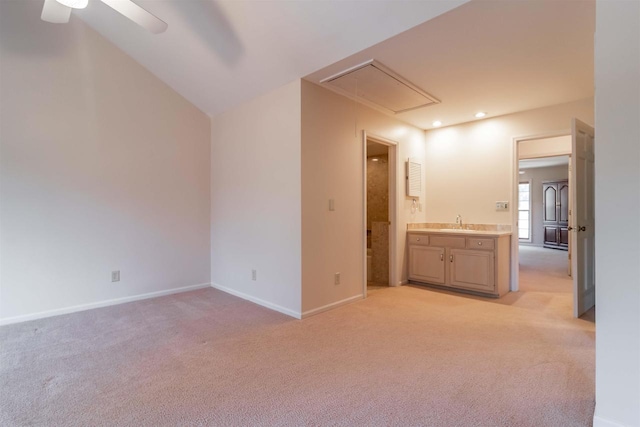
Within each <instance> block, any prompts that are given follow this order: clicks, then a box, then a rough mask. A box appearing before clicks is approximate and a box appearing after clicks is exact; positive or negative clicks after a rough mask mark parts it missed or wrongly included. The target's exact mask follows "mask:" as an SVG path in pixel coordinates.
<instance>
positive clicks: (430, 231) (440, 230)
mask: <svg viewBox="0 0 640 427" xmlns="http://www.w3.org/2000/svg"><path fill="white" fill-rule="evenodd" d="M407 233H418V234H452V235H455V234H458V235H464V236H469V235H472V236H491V237H495V236H510V235H511V234H512V232H511V231H497V230H460V229H457V228H456V229H453V228H414V229H411V230H407Z"/></svg>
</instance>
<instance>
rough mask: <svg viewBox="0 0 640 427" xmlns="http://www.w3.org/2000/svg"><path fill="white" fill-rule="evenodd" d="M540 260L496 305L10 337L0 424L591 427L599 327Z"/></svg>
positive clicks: (466, 302)
mask: <svg viewBox="0 0 640 427" xmlns="http://www.w3.org/2000/svg"><path fill="white" fill-rule="evenodd" d="M538 262H540V263H542V264H545V263H547V264H548V260H547V261H540V260H537V261H536V254H535V252H532V253H530V254H526V255H525V256H523V265H524V266H527V267H526V268H523V272H522V276H523V277H522V281H523V289H526V290H525V291H523V292H520V293H518V294H512V295H509V296H507V297H505V298H503V299H501V300H485V299H481V298H476V297H468V296H460V295H453V294H448V293H445V292H440V291H433V290H430V289H426V288H421V287H413V286H404V287H401V288H389V289H385V290H381V291H378V292H375V293H374V294H372V295H371V296H370V297H369V298H368V299H367V300H364V301H360V302H356V303H354V304H350V305H348V306H345V307H342V308H339V309H336V310H333V311H330V312H326V313H323V314H320V315H317V316H314V317H311V318H308V319H305V320H303V321H297V320H292V319H290V318H288V317H286V316H284V315H281V314H278V313H275V312H272V311H270V310H267V309H265V308H262V307H259V306H256V305H254V304H252V303H249V302H246V301H243V300H240V299H238V298H235V297H232V296H230V295H227V294H224V293H222V292H220V291H217V290H213V289H206V290H200V291H195V292H190V293H185V294H181V295H175V296H170V297H164V298H158V299H154V300H147V301H141V302H136V303H130V304H124V305H120V306H114V307H108V308H103V309H97V310H92V311H87V312H82V313H76V314H71V315H65V316H59V317H55V318H49V319H43V320H37V321H32V322H28V323H22V324H18V325H11V326H5V327H2V328H0V340H1V341H0V342H1V344H2V348H1V349H0V363H1V365H0V399H1V400H0V411H1V412H0V425H2V426H14V425H51V426H66V425H77V426H88V425H148V426H156V425H234V426H247V425H260V426H270V425H278V426H288V425H292V426H293V425H295V426H299V425H309V426H319V425H331V426H342V425H344V426H347V425H348V426H354V425H357V426H359V425H367V426H375V425H398V426H418V425H420V426H447V427H449V426H587V425H590V424H591V417H592V415H593V407H594V324H593V323H592V322H590V321H586V320H579V319H572V318H571V294H570V289H569V290H567V289H564V288H566V283H567V282H566V280H567V279H566V278H563V277H561V276H558V275H557V271H555V272H552V273H550V274H541V273H539V272H536V271H535V269H534V268H533V267H534V266H535V264H536V263H538ZM547 267H548V265H547ZM525 283H526V285H525ZM536 284H538V285H539V288H538V289H536ZM563 286H564V288H563Z"/></svg>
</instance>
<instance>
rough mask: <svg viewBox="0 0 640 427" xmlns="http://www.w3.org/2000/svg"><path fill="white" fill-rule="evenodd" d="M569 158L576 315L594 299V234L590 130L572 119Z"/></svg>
mask: <svg viewBox="0 0 640 427" xmlns="http://www.w3.org/2000/svg"><path fill="white" fill-rule="evenodd" d="M571 133H572V147H571V148H572V150H571V151H572V153H573V162H572V165H571V166H572V167H571V181H572V182H573V186H574V191H573V200H572V203H571V208H572V215H571V220H572V223H571V224H570V225H571V227H570V230H571V241H572V254H571V255H572V256H571V267H572V268H571V270H572V273H573V315H574V316H575V317H580V316H581V315H583V314H584V313H585V312H586V311H587V310H589V309H590V308H591V307H593V306H594V305H595V302H596V283H595V236H594V231H595V229H594V224H595V221H594V211H595V208H594V194H595V191H594V150H593V148H594V147H593V145H594V141H595V138H594V130H593V128H592V127H591V126H588V125H586V124H585V123H582V122H581V121H580V120H577V119H573V121H572V123H571Z"/></svg>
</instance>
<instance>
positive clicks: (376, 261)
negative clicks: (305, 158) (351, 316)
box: [363, 133, 397, 297]
mask: <svg viewBox="0 0 640 427" xmlns="http://www.w3.org/2000/svg"><path fill="white" fill-rule="evenodd" d="M363 142H364V144H363V145H364V197H363V201H364V221H363V222H364V242H363V243H364V254H365V257H364V258H365V263H364V264H365V268H364V270H365V271H364V276H365V280H364V282H365V283H364V295H365V297H366V296H367V295H369V294H371V293H373V292H376V291H379V290H382V289H384V288H387V287H389V286H393V284H394V277H395V274H396V271H395V262H394V260H395V242H396V234H397V233H396V228H395V224H396V213H395V207H396V203H395V200H396V171H397V168H396V143H395V142H393V141H390V140H387V139H384V138H380V137H375V136H371V135H367V134H366V133H365V134H364V138H363Z"/></svg>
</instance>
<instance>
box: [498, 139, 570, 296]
mask: <svg viewBox="0 0 640 427" xmlns="http://www.w3.org/2000/svg"><path fill="white" fill-rule="evenodd" d="M558 136H571V128H568V129H564V130H559V131H553V132H547V133H541V134H536V135H526V136H516V137H513V150H512V153H513V157H512V159H511V201H512V202H511V206H512V209H511V231H512V234H511V281H510V289H511V291H512V292H517V291H518V290H520V254H519V252H518V246H519V241H518V209H517V207H518V206H517V204H518V184H519V183H520V178H519V177H520V174H519V173H518V172H519V170H520V156H519V152H520V143H521V142H525V141H532V140H534V139H546V138H555V137H558ZM571 154H572V153H571V152H569V153H564V154H563V153H560V154H558V153H548V154H544V153H543V154H540V155H538V156H536V157H532V158H536V159H539V158H544V157H554V156H563V155H568V156H569V161H571ZM569 191H572V190H571V187H569ZM569 225H571V217H570V219H569Z"/></svg>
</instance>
